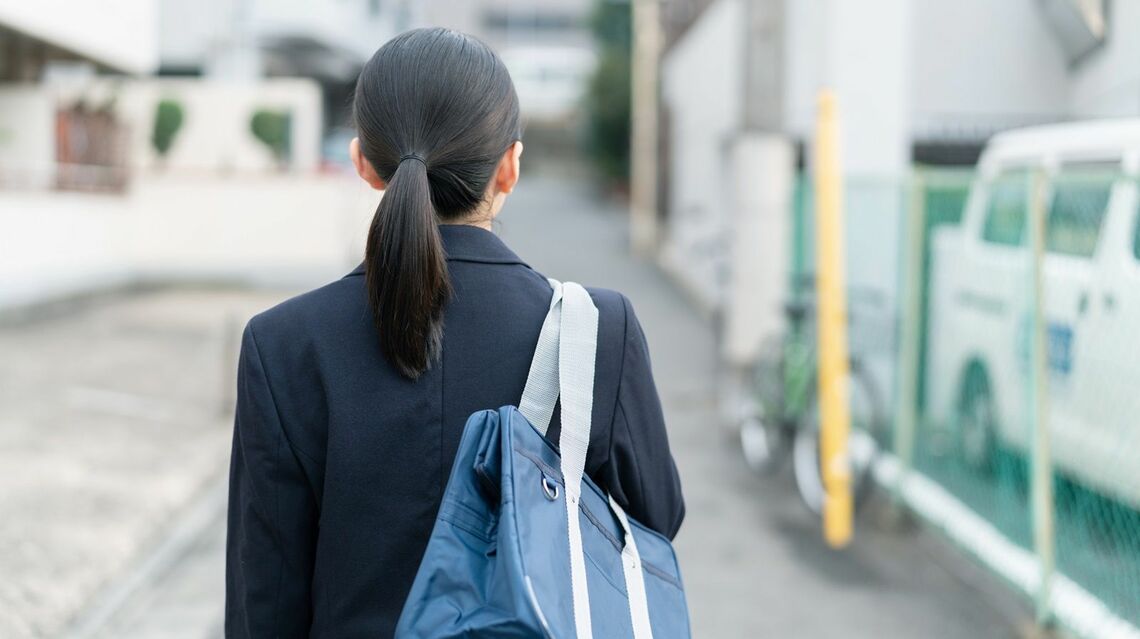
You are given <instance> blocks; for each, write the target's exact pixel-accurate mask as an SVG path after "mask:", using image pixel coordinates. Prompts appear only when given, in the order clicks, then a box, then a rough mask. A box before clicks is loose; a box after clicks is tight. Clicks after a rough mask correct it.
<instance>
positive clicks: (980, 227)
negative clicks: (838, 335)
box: [927, 119, 1140, 507]
mask: <svg viewBox="0 0 1140 639" xmlns="http://www.w3.org/2000/svg"><path fill="white" fill-rule="evenodd" d="M1034 172H1037V175H1043V176H1044V178H1045V180H1046V182H1045V184H1046V185H1047V186H1046V189H1045V200H1044V203H1045V212H1046V213H1045V217H1046V227H1045V248H1046V255H1045V256H1044V261H1043V271H1042V273H1043V287H1044V298H1043V307H1044V314H1045V321H1046V344H1047V346H1046V349H1047V351H1048V361H1049V366H1048V369H1049V398H1048V405H1049V412H1048V421H1049V426H1050V432H1051V434H1052V451H1053V457H1054V461H1055V464H1056V467H1057V468H1058V469H1059V470H1060V471H1061V472H1063V473H1064V474H1065V475H1067V476H1068V477H1070V478H1071V479H1073V480H1075V481H1077V482H1079V483H1081V484H1083V485H1085V486H1087V487H1090V488H1092V489H1094V490H1096V491H1098V492H1101V493H1102V494H1106V495H1109V496H1112V497H1114V498H1116V499H1119V500H1121V501H1123V502H1125V503H1128V504H1131V505H1132V506H1133V507H1140V459H1138V457H1140V223H1138V212H1140V199H1138V196H1137V178H1138V175H1140V119H1128V120H1105V121H1095V122H1083V123H1073V124H1059V125H1050V126H1043V127H1034V128H1029V129H1023V130H1018V131H1012V132H1009V133H1003V134H1001V135H998V136H996V137H994V138H993V140H991V141H990V143H989V144H988V145H987V147H986V149H985V152H984V153H983V154H982V157H981V160H980V162H979V165H978V176H977V178H976V179H975V182H974V184H973V185H972V187H971V189H970V196H969V199H968V201H967V205H966V209H965V212H964V215H963V219H962V224H961V226H959V227H954V228H945V229H941V230H939V231H937V232H936V233H935V235H934V237H933V241H932V250H933V255H932V272H931V281H930V300H931V304H930V313H929V316H930V327H929V328H930V331H929V335H928V341H927V345H928V346H927V347H928V358H927V362H928V368H927V376H928V377H927V389H928V394H927V408H928V411H929V414H930V415H931V416H932V417H934V419H935V420H936V422H938V423H941V424H946V425H949V426H950V427H951V429H952V433H953V435H954V438H955V441H956V442H957V444H958V446H959V451H960V453H961V455H962V457H963V458H964V460H965V461H966V462H968V463H969V464H970V465H972V466H974V467H975V468H977V469H979V470H985V469H987V468H989V467H990V466H991V465H992V463H993V460H994V455H995V452H996V450H997V449H998V447H999V446H1001V447H1004V448H1006V449H1010V450H1013V451H1018V452H1021V453H1024V452H1025V451H1027V450H1028V449H1029V444H1030V441H1031V432H1030V426H1029V421H1028V418H1027V417H1028V415H1027V408H1028V406H1029V401H1030V397H1031V395H1030V390H1029V388H1028V383H1029V375H1028V360H1029V348H1028V347H1029V331H1028V328H1029V326H1030V323H1029V322H1030V317H1031V315H1030V306H1029V305H1030V303H1031V299H1032V298H1031V291H1032V281H1031V279H1030V278H1031V270H1030V268H1031V265H1030V255H1029V250H1028V248H1027V237H1028V218H1027V212H1028V210H1029V203H1030V197H1031V195H1030V183H1031V176H1032V175H1033V174H1034Z"/></svg>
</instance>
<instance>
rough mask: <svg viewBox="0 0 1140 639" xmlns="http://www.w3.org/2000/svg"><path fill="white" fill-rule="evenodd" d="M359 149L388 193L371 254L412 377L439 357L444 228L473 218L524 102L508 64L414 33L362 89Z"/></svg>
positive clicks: (376, 298)
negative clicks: (444, 224)
mask: <svg viewBox="0 0 1140 639" xmlns="http://www.w3.org/2000/svg"><path fill="white" fill-rule="evenodd" d="M353 116H354V118H355V120H356V128H357V132H358V135H359V137H360V150H361V153H362V154H363V155H364V158H365V159H366V160H367V161H368V162H369V163H371V164H372V167H373V168H374V169H375V170H376V172H377V174H378V175H379V176H380V177H381V178H382V179H383V180H384V181H385V182H386V183H387V189H386V191H385V192H384V197H383V198H382V199H381V200H380V206H379V207H377V209H376V215H375V216H374V217H373V218H372V227H371V229H370V230H369V231H368V245H367V248H366V250H365V275H366V286H367V288H368V301H369V303H370V305H371V307H372V313H373V315H374V317H375V321H376V326H377V329H378V331H379V333H380V348H381V350H382V351H383V353H384V355H385V357H387V358H388V360H389V361H390V362H392V363H393V364H394V365H395V366H396V368H397V369H398V370H399V371H400V372H401V373H402V374H403V375H405V376H407V377H409V378H413V379H414V378H416V377H419V375H420V374H421V373H423V372H424V371H425V370H427V369H428V367H429V366H430V365H431V363H432V361H433V359H434V358H435V357H436V356H437V355H438V353H439V348H440V340H441V337H442V332H443V331H442V329H443V326H442V322H443V307H444V304H445V303H446V302H447V300H448V297H449V296H450V294H451V284H450V280H449V279H448V275H447V263H446V261H445V255H444V252H443V244H442V243H441V241H440V236H439V229H438V228H437V227H436V225H437V224H438V223H440V222H448V221H455V220H459V219H461V218H463V217H464V216H467V215H469V214H471V213H472V212H474V211H475V210H476V209H477V207H478V206H479V204H480V203H482V202H483V201H484V200H485V197H484V196H485V192H486V189H487V185H488V183H489V182H490V180H491V177H492V175H493V174H494V173H495V169H496V167H497V166H498V163H499V160H500V158H502V157H503V154H504V153H505V152H506V151H507V149H508V148H510V146H511V144H513V143H514V142H515V141H516V140H518V139H519V137H520V135H521V131H520V130H519V103H518V97H517V95H516V94H515V87H514V84H513V83H512V82H511V77H510V74H508V73H507V68H506V66H505V65H504V64H503V61H502V60H501V59H499V56H498V55H496V54H495V52H494V51H492V50H491V48H490V47H488V46H487V45H486V44H484V43H482V42H480V41H479V40H477V39H475V38H473V37H471V36H468V35H465V34H462V33H459V32H456V31H452V30H449V29H439V28H435V29H415V30H413V31H408V32H406V33H403V34H401V35H399V36H396V37H395V38H393V39H392V40H390V41H389V42H388V43H387V44H385V45H384V46H382V47H380V49H379V50H378V51H377V52H376V53H375V54H374V55H373V56H372V59H370V60H369V61H368V63H367V64H365V65H364V69H363V70H362V71H361V72H360V79H359V80H358V81H357V84H356V96H355V100H354V105H353Z"/></svg>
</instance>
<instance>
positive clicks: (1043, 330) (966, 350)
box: [792, 161, 1140, 637]
mask: <svg viewBox="0 0 1140 639" xmlns="http://www.w3.org/2000/svg"><path fill="white" fill-rule="evenodd" d="M1137 184H1138V181H1137V179H1136V176H1135V175H1127V174H1126V172H1125V171H1124V170H1123V169H1122V167H1121V165H1120V163H1119V162H1104V161H1095V162H1094V161H1089V162H1070V163H1063V164H1060V165H1055V166H1046V165H1044V164H1041V165H1035V164H1032V163H1025V162H1021V163H1020V164H1018V163H1011V164H1009V165H1008V166H1005V167H1003V166H1000V165H999V164H992V165H989V168H986V169H985V170H984V172H980V173H978V174H976V175H975V174H970V173H965V172H960V171H948V170H933V169H926V170H917V171H916V172H915V173H914V175H913V176H912V177H910V178H908V179H907V180H906V181H905V182H903V183H900V182H899V181H893V182H892V181H887V180H870V179H868V180H860V179H852V180H849V181H848V182H847V184H846V185H845V191H844V194H845V208H846V229H845V233H844V234H845V237H846V247H847V275H848V286H849V290H850V294H849V297H850V298H851V306H852V309H853V310H852V314H851V315H852V318H851V322H852V325H851V333H852V339H851V344H852V351H853V355H854V356H855V357H857V358H860V359H862V360H864V361H867V362H870V366H869V368H870V369H871V372H872V374H873V375H874V376H875V377H876V378H877V379H876V381H877V384H876V385H877V386H878V388H881V389H893V391H894V392H893V393H890V394H891V395H892V397H891V398H889V400H888V401H889V403H892V404H893V405H894V406H895V408H896V410H895V411H894V416H893V419H892V420H891V429H892V436H891V437H890V438H889V443H888V444H887V445H886V446H885V448H886V451H885V452H884V454H882V455H880V457H879V461H878V463H877V464H876V475H877V477H878V478H879V480H880V483H883V484H885V485H886V487H887V488H889V489H891V490H895V491H897V494H898V496H899V498H900V499H901V500H902V501H903V502H904V503H905V504H907V505H908V506H909V507H910V508H911V509H913V510H914V511H915V512H917V513H918V514H919V515H921V516H922V517H923V518H924V519H926V520H928V521H930V522H931V523H933V524H934V525H936V526H938V527H940V528H942V529H943V530H944V531H945V532H946V533H947V534H948V536H949V537H951V538H952V539H953V540H955V541H956V542H957V543H959V544H961V545H962V546H963V547H964V548H966V549H967V550H968V551H969V552H971V553H972V554H974V555H975V556H976V557H978V558H979V559H980V560H981V561H982V562H983V563H984V564H986V565H987V566H989V567H990V568H992V569H994V570H995V571H996V572H997V573H998V574H1000V575H1001V576H1002V577H1004V578H1005V579H1006V580H1008V581H1009V582H1010V583H1011V584H1012V585H1014V586H1015V587H1017V588H1019V589H1021V590H1022V591H1024V592H1025V594H1026V595H1027V596H1029V597H1030V598H1031V599H1032V600H1033V601H1034V602H1035V604H1036V606H1037V610H1038V616H1039V617H1040V619H1041V621H1043V622H1046V623H1052V622H1059V623H1061V624H1062V625H1064V626H1066V627H1068V628H1069V629H1070V630H1072V631H1074V632H1075V633H1076V634H1077V635H1079V636H1088V637H1116V636H1128V637H1133V636H1140V631H1138V630H1137V628H1140V461H1138V460H1137V457H1138V454H1140V366H1138V365H1137V364H1135V362H1140V219H1138V218H1140V197H1138V188H1137ZM811 199H812V198H811V189H810V184H809V183H807V181H806V180H805V181H804V182H803V183H802V184H799V185H797V188H796V197H795V207H794V209H795V214H794V219H795V224H794V225H793V238H792V239H793V244H794V246H795V250H794V251H793V264H792V270H793V283H794V284H798V283H801V282H803V281H805V279H807V278H805V277H804V274H805V273H810V272H811V270H812V264H813V259H812V248H811V245H812V237H813V233H812V231H811V226H812V223H811V220H812V201H811ZM866 291H872V292H874V294H875V295H874V296H873V298H874V299H875V300H876V301H875V303H874V304H872V305H871V306H870V307H869V308H868V307H866V306H864V310H865V312H864V313H863V314H862V316H861V315H860V314H859V312H857V310H858V309H859V308H860V305H859V302H858V299H859V298H860V297H865V296H866V293H865V292H866ZM803 293H804V292H803V291H802V290H799V289H796V288H795V287H793V294H800V295H802V294H803ZM867 311H869V313H868V312H867ZM868 318H870V319H871V320H872V321H871V322H870V323H868ZM861 335H862V339H861V338H860V336H861Z"/></svg>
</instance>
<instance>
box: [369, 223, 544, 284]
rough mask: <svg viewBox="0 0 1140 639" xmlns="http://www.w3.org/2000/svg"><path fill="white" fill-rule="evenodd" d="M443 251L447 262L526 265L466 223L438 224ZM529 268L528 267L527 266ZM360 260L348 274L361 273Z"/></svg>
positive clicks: (495, 238) (485, 232)
mask: <svg viewBox="0 0 1140 639" xmlns="http://www.w3.org/2000/svg"><path fill="white" fill-rule="evenodd" d="M439 235H440V237H441V238H442V239H443V252H444V253H445V254H446V255H447V260H448V261H449V262H477V263H481V264H521V265H523V266H527V263H526V262H524V261H522V259H521V258H519V256H518V255H515V253H514V251H512V250H511V249H509V248H507V245H506V244H504V243H503V241H502V240H500V239H499V236H497V235H495V234H494V233H492V232H491V231H488V230H487V229H483V228H479V227H478V226H470V225H467V224H440V225H439ZM528 268H529V267H528ZM363 274H364V262H361V263H360V265H359V266H357V267H356V268H355V269H353V271H352V272H351V273H349V275H363Z"/></svg>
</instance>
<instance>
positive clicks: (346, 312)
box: [248, 277, 369, 341]
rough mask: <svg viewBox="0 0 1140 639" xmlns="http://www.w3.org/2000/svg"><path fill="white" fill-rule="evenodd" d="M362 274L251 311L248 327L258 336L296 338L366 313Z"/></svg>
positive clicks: (276, 338) (274, 338)
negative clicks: (266, 307)
mask: <svg viewBox="0 0 1140 639" xmlns="http://www.w3.org/2000/svg"><path fill="white" fill-rule="evenodd" d="M366 306H367V303H366V300H365V299H364V291H363V284H362V278H359V277H345V278H342V279H339V280H335V281H333V282H330V283H328V284H325V285H324V286H321V287H318V288H315V289H313V290H311V291H307V292H305V293H301V294H300V295H295V296H293V297H291V298H289V299H287V300H285V301H283V302H280V303H278V304H276V305H274V306H271V307H270V308H268V309H266V310H264V311H262V312H260V313H258V314H256V315H254V316H253V317H252V318H251V319H250V320H249V324H248V329H249V330H252V331H255V332H256V333H257V336H258V338H259V339H260V338H262V336H263V335H264V336H265V338H266V339H272V340H274V341H276V340H278V339H283V338H284V339H289V340H296V339H297V338H301V337H304V336H305V335H306V334H309V333H312V332H314V331H320V330H321V329H327V328H331V327H332V324H333V323H335V322H336V321H338V320H340V321H345V320H359V319H360V318H362V317H363V318H366V319H367V317H369V316H368V315H367V314H366V313H364V311H366V310H367V309H366Z"/></svg>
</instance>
